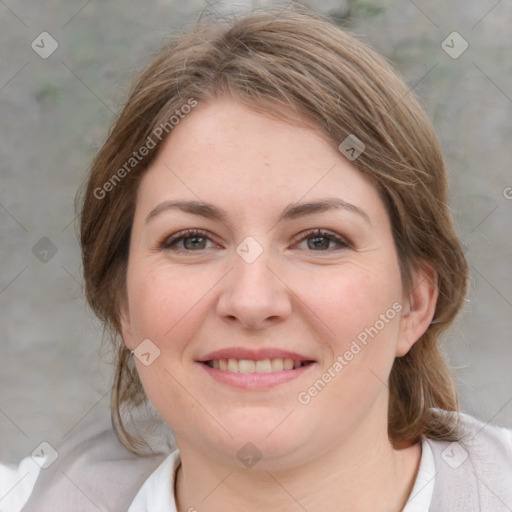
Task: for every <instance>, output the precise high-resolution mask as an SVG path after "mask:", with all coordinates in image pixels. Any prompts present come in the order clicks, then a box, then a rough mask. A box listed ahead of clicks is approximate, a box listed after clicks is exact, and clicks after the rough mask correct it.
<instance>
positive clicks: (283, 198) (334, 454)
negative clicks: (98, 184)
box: [122, 98, 437, 512]
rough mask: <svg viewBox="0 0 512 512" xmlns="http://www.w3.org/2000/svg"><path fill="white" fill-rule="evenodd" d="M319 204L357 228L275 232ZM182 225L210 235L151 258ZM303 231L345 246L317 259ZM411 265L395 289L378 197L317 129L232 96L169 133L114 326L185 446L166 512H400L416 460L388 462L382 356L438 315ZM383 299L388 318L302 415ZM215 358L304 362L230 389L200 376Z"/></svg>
mask: <svg viewBox="0 0 512 512" xmlns="http://www.w3.org/2000/svg"><path fill="white" fill-rule="evenodd" d="M325 197H337V198H341V199H343V200H344V201H346V202H349V203H351V204H353V205H356V206H358V207H359V208H360V209H361V210H363V211H364V212H365V213H366V215H367V216H368V219H369V220H366V219H365V218H364V217H363V216H362V215H358V214H356V213H354V212H353V211H348V210H344V209H341V210H330V211H324V212H320V213H315V214H311V215H308V216H305V217H301V218H296V219H292V220H285V221H281V222H278V217H279V215H280V214H281V212H282V210H283V209H284V208H285V207H286V206H288V205H290V204H295V203H303V202H308V201H314V200H318V199H322V198H325ZM175 199H180V200H196V201H198V200H200V201H205V202H208V203H212V204H214V205H215V206H217V207H218V208H222V209H223V210H225V211H226V214H227V218H226V220H225V221H223V222H221V221H218V220H214V219H210V218H204V217H202V216H198V215H195V214H191V213H188V212H183V211H180V210H178V209H167V210H163V211H161V212H160V213H158V214H156V215H153V216H152V217H151V218H150V219H149V220H146V218H147V216H148V215H149V213H150V212H151V211H152V210H154V208H155V207H157V206H158V205H159V204H161V203H162V202H164V201H168V200H175ZM187 228H191V229H192V228H197V229H201V230H204V231H206V232H207V235H208V238H206V239H201V238H200V239H199V240H197V239H196V240H191V239H188V242H186V243H187V245H184V242H185V241H184V240H183V239H182V240H181V241H178V242H177V243H176V244H174V245H171V247H162V245H161V242H162V241H165V240H166V239H167V240H168V239H169V237H170V236H171V235H173V234H174V233H177V232H178V231H180V230H182V229H187ZM316 228H320V229H324V230H327V231H330V232H332V233H333V234H335V235H338V236H339V237H341V238H342V239H344V240H346V241H347V242H348V245H347V244H345V245H338V244H337V243H336V242H335V241H333V239H332V238H331V239H329V238H328V237H327V238H321V239H320V240H319V242H321V243H320V244H319V245H320V246H321V248H320V249H318V248H316V247H318V245H315V244H314V242H315V240H316V239H317V235H307V237H306V238H304V237H303V236H302V235H303V234H304V233H305V232H306V231H307V230H310V229H316ZM248 236H251V237H253V238H254V239H255V240H256V241H257V243H258V244H259V245H260V246H261V248H262V249H263V252H262V253H261V255H260V256H259V257H258V258H257V259H256V260H255V261H253V262H252V263H247V262H246V261H245V260H244V259H243V258H242V257H240V256H239V254H238V253H237V252H236V248H237V246H239V244H240V243H241V242H242V241H243V240H244V239H245V238H246V237H248ZM302 238H304V239H302ZM191 242H197V243H198V246H199V248H197V245H194V243H191ZM423 268H424V269H423V270H417V271H414V272H413V287H412V289H411V290H409V289H407V290H406V289H403V286H402V281H401V277H400V271H399V265H398V259H397V253H396V249H395V246H394V243H393V238H392V232H391V226H390V221H389V217H388V215H387V212H386V209H385V207H384V204H383V202H382V201H381V199H380V197H379V195H378V192H377V190H376V189H375V187H374V186H373V185H372V184H371V183H370V181H368V180H367V178H365V177H364V176H363V175H362V174H361V173H360V172H359V171H357V170H356V168H355V167H354V166H353V165H352V164H351V163H350V162H349V161H348V160H346V159H345V158H344V157H343V156H342V155H341V153H340V152H339V151H338V150H337V148H336V147H333V146H332V144H328V142H326V140H325V139H324V138H322V137H321V136H320V135H319V133H318V132H317V131H314V130H313V129H312V128H310V127H308V128H300V127H297V126H292V125H290V124H287V123H285V122H283V121H278V120H275V119H271V118H269V117H266V116H264V115H262V114H259V113H255V112H254V111H251V110H249V109H248V108H247V107H245V106H243V105H241V104H239V103H237V102H236V101H235V100H233V99H230V98H222V99H216V100H214V101H211V102H208V103H201V104H199V105H198V106H197V107H196V108H195V109H194V110H193V111H192V113H190V114H189V115H188V116H187V117H186V118H185V119H184V120H182V121H181V122H180V124H179V125H178V126H176V127H175V128H174V130H173V131H172V134H171V136H170V137H169V138H168V139H167V140H166V141H165V143H164V145H163V147H162V148H161V150H160V152H159V154H158V156H157V158H156V159H155V160H154V161H153V162H152V164H151V166H150V168H149V169H148V170H147V172H146V173H145V175H144V177H143V178H142V180H141V182H140V185H139V189H138V195H137V201H136V211H135V216H134V221H133V228H132V237H131V245H130V255H129V262H128V273H127V304H126V307H125V308H124V310H123V313H122V325H123V337H124V340H125V343H126V345H127V347H128V348H129V349H135V348H136V347H137V346H138V345H139V344H140V343H141V342H142V340H144V339H148V338H149V339H150V340H151V341H152V343H154V344H155V345H156V346H157V347H158V349H159V350H160V355H159V356H158V357H157V358H156V359H154V361H153V362H152V363H151V364H150V365H148V366H145V365H144V364H141V362H140V361H139V360H137V359H136V364H137V368H138V372H139V374H140V377H141V380H142V383H143V386H144V389H145V391H146V393H147V395H148V397H149V399H150V400H151V402H152V403H153V405H154V406H155V407H156V408H157V410H158V411H159V413H160V414H161V416H162V417H163V418H164V419H165V421H166V422H167V423H168V424H169V425H170V426H171V428H172V429H173V431H174V434H175V437H176V441H177V444H178V447H179V449H180V454H181V461H182V465H181V468H180V471H179V473H178V478H177V484H176V494H177V504H178V509H179V510H180V511H185V510H188V509H189V508H190V507H196V508H197V509H198V510H201V511H217V510H219V511H220V510H223V511H225V510H235V507H236V509H239V510H248V511H251V510H266V511H273V510H279V511H286V512H287V511H296V510H303V509H306V510H308V511H309V512H311V511H317V510H318V511H319V510H322V511H334V510H336V511H338V512H339V511H345V510H346V511H350V512H354V511H360V510H361V511H362V510H386V511H388V510H389V511H398V510H401V508H402V507H403V506H404V505H405V503H406V501H407V498H408V496H409V494H410V492H411V490H412V486H413V484H414V479H415V475H416V472H417V469H418V465H419V460H420V456H421V446H420V445H419V444H416V445H412V446H409V447H407V448H404V449H400V450H397V449H394V448H393V446H392V444H391V442H390V440H389V438H388V435H387V407H388V388H387V385H386V382H387V379H388V376H389V373H390V370H391V366H392V364H393V360H394V358H395V357H397V356H402V355H404V354H406V353H407V351H408V350H409V348H410V347H411V346H412V345H413V344H414V343H415V342H416V341H417V340H418V338H419V337H420V336H421V334H423V332H424V331H425V330H426V329H427V327H428V325H429V323H430V321H431V319H432V316H433V314H434V309H435V302H436V300H437V291H436V287H435V274H434V273H433V272H432V270H431V269H429V268H428V267H427V266H424V267H423ZM394 303H399V304H400V305H401V306H402V310H401V312H400V313H399V314H397V315H396V316H395V317H394V318H393V319H391V320H389V321H388V322H387V323H386V324H385V326H384V328H382V329H381V330H380V331H379V332H378V334H377V335H376V336H374V337H373V338H371V339H370V341H369V343H368V344H367V345H366V346H365V347H364V349H363V350H361V351H360V352H359V353H358V354H357V355H356V356H354V358H353V359H352V360H351V361H350V362H349V363H348V364H347V365H346V366H345V367H344V368H343V370H342V371H341V372H339V373H338V374H336V377H335V378H333V379H332V381H331V382H330V383H329V384H328V385H327V386H326V387H325V388H324V389H323V390H322V391H321V392H320V393H318V394H317V395H316V396H315V397H314V398H312V399H311V401H310V402H309V403H308V404H307V405H304V404H301V403H299V402H298V400H297V396H298V394H299V393H300V392H303V391H305V390H307V389H308V388H309V387H310V386H311V385H312V384H313V383H314V382H315V381H316V380H317V379H319V378H321V375H322V373H323V372H324V371H326V370H327V369H328V368H329V367H331V366H332V364H333V362H334V361H335V360H336V357H337V356H338V355H340V354H344V353H345V351H346V350H347V349H348V348H349V347H350V344H351V342H352V341H353V340H354V339H356V337H357V335H358V334H360V333H361V332H362V331H364V329H365V328H366V327H368V326H371V325H374V324H375V322H376V320H378V319H379V315H381V314H384V313H385V312H386V311H387V310H389V309H390V308H391V307H392V305H393V304H394ZM228 347H248V348H262V347H277V348H279V349H283V350H291V351H294V352H297V353H299V354H303V355H307V356H308V358H310V359H313V360H314V361H315V363H314V364H313V365H312V366H311V367H310V368H308V370H307V372H303V373H302V374H301V376H300V377H297V378H295V379H293V380H291V381H289V382H287V383H284V384H280V385H278V386H275V387H273V388H270V389H263V390H240V389H235V388H233V387H230V386H227V385H225V384H222V383H219V382H218V381H216V380H215V379H213V378H212V377H211V376H210V375H209V374H208V373H207V372H206V371H205V370H204V368H203V367H202V366H201V364H200V363H198V362H197V360H198V358H200V357H201V356H204V355H206V354H207V353H208V352H211V351H214V350H218V349H223V348H228ZM248 442H251V443H252V444H254V445H255V446H256V447H257V449H258V450H259V452H260V453H261V455H262V458H261V459H260V460H259V461H258V462H257V464H255V465H254V466H253V467H252V468H246V467H245V466H244V465H243V464H241V462H240V460H239V459H238V458H237V452H238V451H239V450H240V449H241V448H242V447H243V446H244V445H245V444H246V443H248ZM369 489H370V490H371V492H368V490H369ZM302 507H303V508H302Z"/></svg>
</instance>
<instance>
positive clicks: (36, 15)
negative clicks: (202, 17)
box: [0, 0, 512, 462]
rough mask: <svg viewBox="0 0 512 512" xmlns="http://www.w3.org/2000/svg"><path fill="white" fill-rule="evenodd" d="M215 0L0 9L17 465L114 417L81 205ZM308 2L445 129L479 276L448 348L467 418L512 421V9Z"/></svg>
mask: <svg viewBox="0 0 512 512" xmlns="http://www.w3.org/2000/svg"><path fill="white" fill-rule="evenodd" d="M207 3H209V4H213V3H214V2H203V1H200V0H194V1H188V2H177V1H171V0H148V1H145V2H135V1H133V0H132V1H125V2H113V1H110V2H109V1H102V0H92V1H87V0H73V1H69V0H68V1H64V0H51V1H50V0H49V1H46V2H44V3H43V2H38V1H35V0H0V127H1V138H0V162H1V164H0V176H1V188H0V236H1V245H0V262H1V265H0V311H1V315H2V316H1V321H2V329H1V338H0V343H1V345H0V346H1V358H0V372H1V387H0V460H2V462H16V461H19V460H20V459H21V458H22V457H24V456H26V455H27V454H29V453H30V452H31V451H32V450H33V449H34V448H35V447H36V446H37V445H38V444H39V443H40V442H41V441H43V440H44V441H48V442H50V443H51V444H52V445H54V446H58V445H59V444H60V443H61V442H62V441H63V440H64V439H65V438H66V435H67V434H68V433H69V432H71V431H73V430H74V429H75V428H77V427H79V426H80V425H81V424H83V422H85V421H90V420H91V419H93V418H95V417H97V418H98V419H102V420H105V421H107V422H108V414H109V412H108V395H109V386H110V379H111V367H110V366H109V364H108V353H106V352H105V351H103V350H102V330H101V326H100V325H99V323H98V322H97V321H96V320H95V319H94V317H93V316H92V314H91V313H90V312H89V311H88V310H87V309H86V307H85V305H84V301H83V298H82V287H81V266H80V252H79V246H78V242H77V237H76V234H75V231H74V229H75V228H74V218H75V211H74V196H75V193H76V190H77V188H78V187H79V186H80V185H81V183H82V182H83V180H84V177H85V175H86V173H87V169H88V166H89V165H90V162H91V159H92V157H93V155H94V153H95V151H96V150H97V149H98V147H99V146H100V145H101V144H102V142H103V139H104V137H105V135H106V133H107V128H108V126H109V124H110V122H111V120H112V118H113V115H114V112H115V111H116V108H117V106H118V105H119V104H120V102H121V101H122V100H123V98H124V95H125V93H126V90H127V88H128V86H129V84H130V77H131V76H132V73H133V71H134V70H137V69H139V68H141V67H143V66H144V65H145V64H146V63H147V62H148V60H149V59H150V56H151V55H152V53H153V52H154V51H156V50H157V49H158V48H159V47H160V46H161V45H162V44H163V43H164V41H165V38H166V37H168V36H169V35H170V34H173V33H175V31H176V30H178V29H180V28H183V27H184V26H185V25H187V24H189V23H192V22H193V21H195V19H196V18H197V17H198V15H199V13H200V11H201V9H202V8H203V7H205V6H206V4H207ZM263 3H264V2H259V3H258V2H256V1H254V2H252V4H253V5H254V6H258V5H262V4H263ZM268 3H270V2H268ZM236 4H237V5H238V6H239V7H241V8H247V7H250V6H251V2H238V3H236ZM307 5H309V6H310V7H313V8H314V9H317V10H319V11H320V12H323V13H326V14H327V13H331V14H334V15H335V16H336V17H337V19H339V20H344V21H343V23H345V26H348V27H349V29H351V30H352V31H354V32H355V33H356V34H358V35H359V37H361V38H362V39H363V40H365V41H366V42H369V43H370V44H371V45H373V46H374V47H375V48H376V49H377V50H378V51H380V52H381V53H383V54H384V55H386V56H387V57H388V58H389V59H390V60H391V61H392V62H393V63H394V64H395V66H396V67H397V69H399V71H400V72H401V73H402V75H403V77H404V79H405V80H406V82H407V83H408V84H409V85H410V86H411V88H413V89H414V92H415V93H416V94H417V95H418V96H419V98H420V101H421V102H422V104H423V105H424V107H425V108H426V110H427V112H428V113H429V114H430V116H431V117H432V119H433V121H434V124H435V128H436V130H437V133H438V135H439V137H440V139H441V142H442V145H443V148H444V151H445V155H446V159H447V162H448V166H449V173H450V182H451V206H452V208H453V210H454V215H455V218H456V222H457V230H458V233H459V235H460V237H461V238H462V240H463V242H464V244H465V247H466V248H467V255H468V258H469V261H470V264H471V274H472V285H471V290H470V293H469V295H468V302H467V304H466V307H465V310H464V313H463V314H462V315H461V316H460V317H459V319H458V321H457V322H456V324H455V325H454V327H453V329H451V331H450V333H449V334H448V335H447V336H446V337H445V347H446V352H447V355H448V356H449V359H450V362H451V364H452V365H454V366H456V367H457V368H458V370H457V379H458V387H459V390H460V394H461V400H462V405H463V408H464V410H465V411H468V412H470V413H472V414H474V415H476V416H478V417H480V418H483V419H485V420H492V421H493V422H494V423H497V424H500V425H506V426H512V372H511V371H510V366H511V360H512V348H511V343H510V342H511V334H510V332H511V329H512V265H511V260H512V242H511V236H510V233H511V229H510V225H511V220H512V200H508V199H507V198H506V197H505V195H506V194H505V193H504V191H506V190H507V187H512V172H511V170H512V169H511V164H512V158H511V147H510V146H511V143H512V60H511V50H512V35H511V34H512V30H511V26H512V2H510V1H496V0H489V1H488V0H458V1H451V2H444V1H438V0H435V1H428V2H427V1H420V0H417V1H415V2H413V1H410V0H388V1H383V2H377V1H374V2H373V3H372V2H350V3H345V2H343V1H336V2H334V1H333V2H330V1H325V2H313V1H312V2H309V3H308V4H307ZM215 7H216V8H217V9H219V10H225V11H226V12H227V11H229V10H231V9H233V8H235V7H236V6H235V2H216V3H215ZM349 13H350V18H349V19H347V15H348V14H349ZM43 31H47V32H49V33H50V34H51V35H52V37H53V38H54V39H55V40H56V41H57V42H58V45H59V46H58V48H57V50H56V51H55V52H54V53H53V54H52V55H51V56H50V57H49V58H47V59H43V58H41V57H40V56H39V55H38V54H37V53H36V52H35V51H34V50H33V49H32V48H31V43H32V41H33V40H35V39H36V37H37V36H38V35H39V34H40V33H41V32H43ZM453 31H457V32H458V33H460V34H461V35H462V37H463V38H464V39H465V40H466V41H467V42H468V44H469V48H468V49H467V50H466V51H465V52H464V53H463V54H462V55H461V56H460V57H459V58H457V59H453V58H451V57H450V56H449V55H448V54H447V53H446V52H445V51H444V50H443V49H442V48H441V42H442V41H443V40H444V39H445V38H446V37H447V36H448V35H449V34H450V33H451V32H453ZM38 40H40V39H38ZM450 44H451V43H450ZM511 192H512V191H511ZM511 195H512V193H511V194H510V195H509V197H511ZM43 237H47V238H48V239H49V240H50V241H51V243H49V242H48V241H42V242H40V240H41V239H42V238H43ZM37 243H39V244H40V246H36V247H39V251H41V250H45V249H46V250H48V251H49V252H48V253H47V255H46V259H48V261H46V262H45V261H41V260H40V258H43V260H44V257H43V256H44V253H41V252H39V253H38V251H37V250H34V251H33V248H34V246H35V245H36V244H37ZM41 244H42V245H41ZM41 247H42V249H41ZM52 251H53V252H55V251H56V252H55V254H52ZM34 252H35V253H36V254H34ZM37 254H38V255H39V258H38V257H37Z"/></svg>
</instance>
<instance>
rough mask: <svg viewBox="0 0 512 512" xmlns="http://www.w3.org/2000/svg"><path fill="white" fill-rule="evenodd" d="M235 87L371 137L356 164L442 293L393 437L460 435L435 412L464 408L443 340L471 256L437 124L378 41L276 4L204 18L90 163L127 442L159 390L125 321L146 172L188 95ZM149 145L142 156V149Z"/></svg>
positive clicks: (397, 388) (101, 309)
mask: <svg viewBox="0 0 512 512" xmlns="http://www.w3.org/2000/svg"><path fill="white" fill-rule="evenodd" d="M225 96H229V97H231V98H233V99H235V100H236V101H239V102H240V103H242V104H244V105H245V106H247V107H249V108H251V109H253V110H254V111H257V112H261V113H263V114H265V115H268V116H270V117H277V118H279V119H282V120H285V121H287V122H289V123H291V124H298V125H302V126H310V127H316V128H317V129H318V130H320V132H321V134H322V136H323V137H324V138H325V139H326V140H327V141H328V142H329V143H331V144H334V145H335V146H336V147H338V145H339V144H340V143H341V142H342V141H344V140H345V139H346V138H347V137H348V136H349V135H352V136H355V137H357V139H359V141H361V142H362V143H363V144H364V151H363V152H362V153H361V154H360V155H359V156H358V157H357V159H355V160H354V161H353V162H352V164H353V165H354V166H355V167H356V168H357V169H358V170H359V171H360V172H361V173H363V174H364V175H365V176H367V177H368V178H369V179H370V180H371V181H372V183H373V184H374V185H375V187H376V188H377V190H378V191H379V194H380V196H381V197H382V200H383V202H384V204H385V206H386V209H387V212H388V214H389V218H390V220H391V225H392V231H393V237H394V242H395V246H396V250H397V255H398V260H399V263H400V269H401V274H402V280H403V283H404V286H405V287H410V286H411V272H412V271H413V270H414V269H417V268H420V267H422V266H425V265H428V266H430V267H431V268H433V269H434V270H435V273H436V275H437V281H436V286H437V288H438V291H439V296H438V301H437V304H436V309H435V314H434V318H433V321H432V322H431V324H430V325H429V327H428V329H427V330H426V332H425V333H424V334H423V335H422V336H421V338H420V339H419V340H418V341H417V342H416V343H415V344H414V345H413V346H412V348H411V349H410V350H409V352H408V353H407V354H406V355H404V356H402V357H397V358H396V359H395V361H394V364H393V367H392V369H391V374H390V377H389V396H390V398H389V413H388V434H389V437H390V439H391V440H392V442H393V443H394V444H395V446H399V445H407V444H410V443H413V442H416V441H417V440H419V439H420V437H421V436H426V437H429V438H432V439H440V440H455V439H457V431H456V425H455V423H454V421H453V417H454V416H456V415H453V414H446V415H443V414H438V413H436V414H434V412H435V411H438V412H440V411H457V410H458V403H457V394H456V389H455V386H454V383H453V380H452V376H451V371H450V368H449V367H448V365H447V363H446V362H445V360H444V358H443V356H442V354H441V352H440V348H439V342H440V335H441V333H442V332H443V331H444V330H445V329H446V328H447V327H448V326H449V324H450V323H451V322H452V320H453V319H454V317H455V316H456V314H457V313H458V311H459V309H460V308H461V306H462V304H463V301H464V297H465V293H466V287H467V280H468V266H467V262H466V260H465V257H464V254H463V251H462V247H461V244H460V242H459V240H458V238H457V236H456V234H455V231H454V227H453V221H452V217H451V213H450V210H449V208H448V206H447V177H446V170H445V163H444V160H443V155H442V152H441V148H440V144H439V142H438V140H437V138H436V135H435V133H434V130H433V128H432V125H431V122H430V120H429V119H428V117H427V115H426V114H425V113H424V111H423V110H422V108H421V107H420V105H419V104H418V102H417V100H416V99H415V97H414V95H413V94H412V92H411V90H410V89H408V87H407V85H406V84H405V83H404V82H403V81H402V79H401V78H400V77H399V76H398V74H397V73H396V72H395V71H394V70H393V68H392V67H391V66H390V64H388V62H387V61H386V60H385V59H384V58H383V57H382V56H380V55H378V54H377V53H376V52H375V51H374V50H372V49H371V48H370V47H369V46H367V45H366V44H364V43H362V42H360V41H359V40H357V39H356V38H355V37H354V36H351V35H349V34H348V33H346V32H345V31H343V30H342V29H341V28H339V27H337V26H336V25H334V24H333V23H332V22H331V21H330V20H329V19H328V18H325V17H324V16H322V15H320V14H317V13H313V12H311V11H309V10H306V9H301V10H300V11H297V10H295V11H294V10H285V11H281V10H279V11H276V10H275V9H266V10H263V11H260V12H258V11H253V12H251V13H249V14H248V15H245V16H243V17H239V18H236V17H235V18H233V19H232V20H230V21H229V22H227V21H225V20H224V21H223V22H220V23H216V22H214V23H211V22H209V23H205V22H198V23H196V24H195V25H194V26H193V27H192V28H190V29H189V30H188V31H186V32H183V33H181V34H179V35H177V36H176V37H175V38H174V39H173V40H172V41H171V42H170V43H169V44H167V45H166V46H165V47H164V48H163V49H161V50H160V52H159V53H158V54H157V55H156V57H155V58H154V60H153V61H152V62H151V63H150V64H149V66H148V67H147V68H146V69H145V70H143V71H142V72H141V73H140V74H139V76H138V78H137V79H136V80H135V82H134V84H133V85H132V88H131V91H130V92H129V95H128V99H127V101H126V103H125V105H124V106H123V108H122V109H121V111H120V113H119V114H118V116H117V118H116V119H115V121H114V123H113V125H112V128H111V130H110V133H109V136H108V138H107V140H106V142H105V143H104V145H103V146H102V147H101V149H100V150H99V152H98V153H97V155H96V157H95V159H94V161H93V163H92V168H91V170H90V174H89V176H88V181H87V183H86V187H85V192H84V194H83V199H82V202H81V207H82V211H81V226H80V227H81V246H82V257H83V271H84V279H85V294H86V298H87V301H88V303H89V305H90V307H91V308H92V310H93V311H94V312H95V314H96V315H97V316H98V317H99V318H100V319H101V320H102V321H103V322H104V325H105V327H106V328H107V329H108V330H109V332H110V333H111V339H112V343H113V347H114V351H115V365H116V370H115V377H114V384H113V390H112V403H111V406H112V407H111V409H112V422H113V426H114V429H115V431H116V434H117V436H118V438H119V440H120V441H121V442H122V443H123V444H124V445H125V446H126V447H127V448H128V449H129V450H131V451H133V452H134V453H141V450H140V447H141V446H142V444H143V440H141V439H139V438H138V437H137V436H136V435H133V434H131V433H130V432H129V431H128V428H127V426H126V425H125V420H124V419H123V415H122V411H123V410H131V409H132V408H133V407H135V406H137V405H139V404H143V403H147V399H146V396H145V393H144V390H143V388H142V384H141V382H140V380H139V377H138V375H137V372H136V369H135V368H134V365H133V364H130V356H129V351H128V349H127V348H126V346H125V345H124V342H123V340H122V335H121V322H120V312H121V310H122V306H123V304H126V301H127V297H126V270H127V265H128V257H129V241H130V232H131V226H132V222H133V216H134V210H135V201H136V193H137V189H138V183H139V181H140V179H141V177H142V175H143V174H144V172H145V171H146V169H148V167H149V166H150V165H151V162H152V161H153V159H154V158H155V155H156V154H157V152H158V149H159V148H160V146H161V145H162V143H163V142H164V141H165V140H166V137H167V136H172V126H171V123H170V119H172V116H175V117H176V116H178V115H179V117H182V114H183V112H186V110H185V109H184V108H183V106H184V105H186V104H187V103H188V104H189V105H191V104H193V102H194V101H196V102H198V103H201V102H206V101H212V100H215V99H216V98H221V97H225ZM276 106H278V107H279V108H277V109H276ZM178 122H179V121H178ZM162 127H166V129H165V131H166V134H165V136H163V137H161V134H163V130H162ZM156 134H160V137H159V136H156V137H155V135H156ZM150 139H151V142H152V143H151V144H150V143H149V140H150ZM151 146H154V147H151ZM142 147H146V151H145V153H146V154H145V156H144V158H142V157H139V156H137V159H136V160H135V157H134V155H135V153H134V152H135V151H136V150H138V149H139V148H142ZM141 154H142V151H141ZM127 162H130V164H129V167H128V165H127ZM409 289H410V288H409ZM141 443H142V444H141Z"/></svg>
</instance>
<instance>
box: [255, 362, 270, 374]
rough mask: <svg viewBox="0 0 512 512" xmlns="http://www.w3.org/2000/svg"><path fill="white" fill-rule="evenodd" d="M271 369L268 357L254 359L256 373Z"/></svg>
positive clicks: (268, 371)
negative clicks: (259, 359)
mask: <svg viewBox="0 0 512 512" xmlns="http://www.w3.org/2000/svg"><path fill="white" fill-rule="evenodd" d="M271 371H272V363H271V362H270V359H262V360H261V361H256V373H270V372H271Z"/></svg>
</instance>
